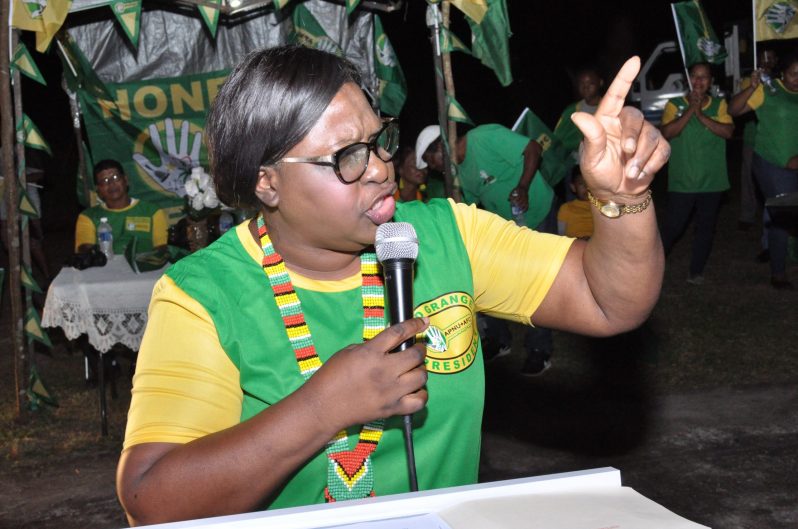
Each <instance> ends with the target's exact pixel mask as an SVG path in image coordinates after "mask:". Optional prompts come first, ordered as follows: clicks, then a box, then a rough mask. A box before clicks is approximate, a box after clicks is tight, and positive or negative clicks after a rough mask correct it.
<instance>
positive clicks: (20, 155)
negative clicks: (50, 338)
mask: <svg viewBox="0 0 798 529" xmlns="http://www.w3.org/2000/svg"><path fill="white" fill-rule="evenodd" d="M17 44H19V31H17V30H14V29H12V30H11V49H12V50H16V48H17ZM11 86H12V89H13V92H12V99H13V100H14V121H15V123H22V76H21V75H20V73H19V69H15V70H14V73H13V74H12V75H11ZM16 140H17V143H16V148H17V164H16V168H17V172H18V173H19V176H18V178H17V185H18V186H19V187H20V188H21V189H23V190H24V191H25V192H27V190H28V189H27V187H28V186H27V182H28V175H27V172H26V168H27V167H28V165H27V162H26V161H25V140H24V138H19V137H17V138H16ZM39 214H41V211H40V212H39ZM22 220H23V219H22V217H21V216H20V215H19V210H17V221H18V222H20V221H22ZM29 220H30V219H27V218H26V219H25V222H20V242H21V243H22V256H21V257H22V264H24V265H25V266H26V267H27V268H28V270H30V271H31V273H32V271H33V267H32V266H31V258H30V222H29ZM31 278H32V277H31ZM31 307H33V295H32V293H31V290H30V289H29V288H26V289H25V303H24V305H23V309H24V311H25V313H26V314H27V311H28V310H29V309H30V308H31ZM23 337H24V336H23ZM25 341H26V344H27V350H28V356H27V357H26V358H23V359H22V373H23V375H27V374H28V373H30V370H31V368H32V367H33V366H34V365H35V364H34V362H35V360H36V358H35V356H34V354H33V352H34V345H33V340H29V339H26V340H25ZM26 360H27V362H26ZM22 380H23V381H25V380H28V377H27V376H24V377H23V379H22Z"/></svg>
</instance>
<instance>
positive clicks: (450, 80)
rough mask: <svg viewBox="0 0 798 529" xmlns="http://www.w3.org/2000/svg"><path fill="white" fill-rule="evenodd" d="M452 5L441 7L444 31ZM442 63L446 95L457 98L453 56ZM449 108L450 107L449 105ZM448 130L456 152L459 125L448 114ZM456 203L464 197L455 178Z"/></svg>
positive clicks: (443, 57)
mask: <svg viewBox="0 0 798 529" xmlns="http://www.w3.org/2000/svg"><path fill="white" fill-rule="evenodd" d="M451 8H452V4H451V2H450V0H443V4H442V6H441V15H442V16H443V20H442V21H441V25H443V27H444V29H446V30H447V31H448V30H449V12H450V11H451ZM441 63H442V64H443V81H444V89H445V91H446V93H448V94H449V95H451V96H452V97H455V95H454V74H453V73H452V54H451V53H450V52H449V51H445V52H443V53H442V54H441ZM447 108H448V105H447ZM446 129H447V133H448V138H449V145H450V146H451V148H452V149H453V150H454V149H456V148H457V123H455V122H454V121H452V120H450V119H449V113H448V112H447V113H446ZM447 194H448V193H447ZM449 196H450V197H452V198H453V199H454V201H455V202H462V200H463V197H462V196H461V195H460V185H459V179H458V178H457V177H456V176H455V177H454V178H453V179H452V193H451V194H450V195H449Z"/></svg>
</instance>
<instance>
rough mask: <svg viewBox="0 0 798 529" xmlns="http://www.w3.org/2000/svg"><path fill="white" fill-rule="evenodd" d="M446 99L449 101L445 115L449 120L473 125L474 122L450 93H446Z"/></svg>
mask: <svg viewBox="0 0 798 529" xmlns="http://www.w3.org/2000/svg"><path fill="white" fill-rule="evenodd" d="M446 99H447V101H448V102H449V106H448V107H447V109H446V112H447V115H448V117H449V119H450V120H451V121H456V122H458V123H468V124H469V125H473V124H474V122H473V121H472V120H471V118H470V117H468V114H467V113H466V111H465V109H464V108H463V106H462V105H461V104H460V103H458V102H457V100H456V99H455V98H453V97H452V96H451V95H450V94H446Z"/></svg>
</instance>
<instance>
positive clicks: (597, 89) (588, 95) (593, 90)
mask: <svg viewBox="0 0 798 529" xmlns="http://www.w3.org/2000/svg"><path fill="white" fill-rule="evenodd" d="M603 89H604V80H603V79H602V78H601V75H599V73H598V70H597V69H595V68H592V67H589V68H582V69H581V70H579V71H578V72H577V73H576V92H577V94H579V97H580V99H579V101H576V102H574V103H571V104H570V105H568V106H567V107H565V110H563V112H562V114H561V115H560V119H558V120H557V125H555V127H554V135H555V136H556V137H557V138H558V139H559V140H560V142H562V144H563V146H564V147H565V148H566V149H568V151H570V152H571V153H574V154H575V153H576V151H577V150H578V149H579V142H581V141H582V133H581V132H580V131H579V127H577V126H576V125H574V123H573V121H571V114H573V113H574V112H587V113H588V114H595V112H596V108H597V106H598V104H599V101H601V94H602V90H603Z"/></svg>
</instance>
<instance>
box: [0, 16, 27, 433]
mask: <svg viewBox="0 0 798 529" xmlns="http://www.w3.org/2000/svg"><path fill="white" fill-rule="evenodd" d="M10 4H11V3H10V2H0V142H2V159H3V176H4V177H5V200H6V230H7V235H8V272H9V273H8V296H9V298H10V299H11V325H12V328H11V345H12V347H11V350H12V354H13V355H14V389H15V391H16V412H17V418H18V419H20V418H22V416H23V414H24V413H25V410H26V409H27V408H26V406H24V405H23V395H24V392H25V384H26V381H27V378H26V376H25V375H26V373H25V348H24V343H25V342H24V339H23V333H22V329H23V317H24V314H23V311H22V296H21V293H20V289H21V278H20V264H19V263H20V248H19V212H18V211H17V209H18V204H19V193H18V192H17V172H16V168H15V164H14V128H15V127H14V115H13V114H12V109H13V108H14V107H13V101H12V98H11V77H10V73H11V71H10V66H11V64H10V62H9V57H10V52H11V50H10V49H9V42H10V39H9V37H10V33H9V32H10V31H11V28H10V27H9V25H8V15H9V9H10Z"/></svg>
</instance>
